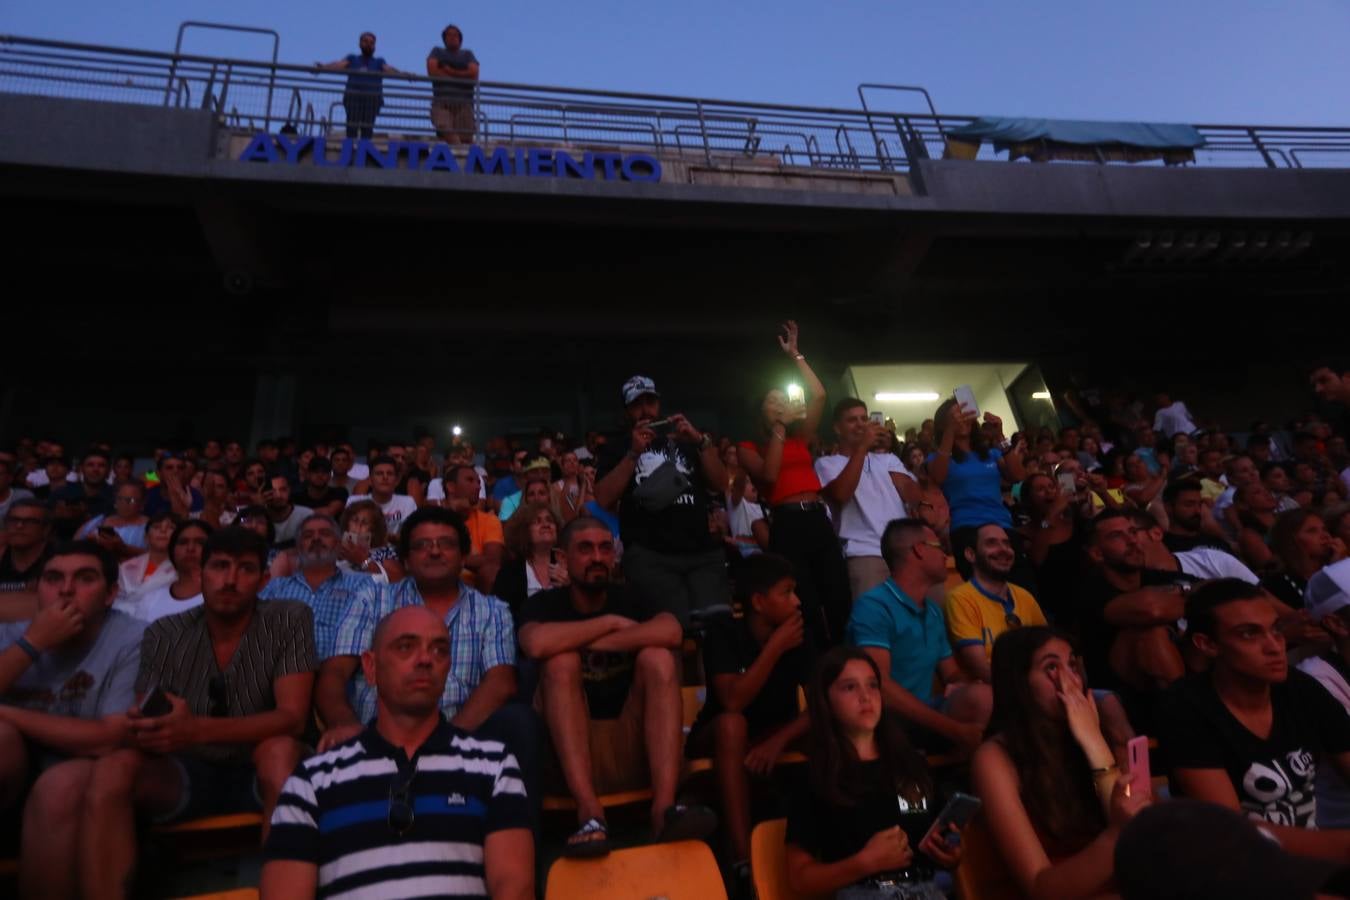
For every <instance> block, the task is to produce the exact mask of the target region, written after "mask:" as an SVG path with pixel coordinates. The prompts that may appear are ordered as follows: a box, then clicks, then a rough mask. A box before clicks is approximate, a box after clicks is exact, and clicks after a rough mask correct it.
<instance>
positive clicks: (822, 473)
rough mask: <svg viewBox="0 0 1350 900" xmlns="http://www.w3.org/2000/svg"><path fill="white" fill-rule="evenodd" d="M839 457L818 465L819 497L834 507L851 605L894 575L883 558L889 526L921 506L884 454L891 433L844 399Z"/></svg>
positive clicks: (837, 427)
mask: <svg viewBox="0 0 1350 900" xmlns="http://www.w3.org/2000/svg"><path fill="white" fill-rule="evenodd" d="M834 431H835V434H837V435H838V436H839V452H837V453H835V454H833V455H831V456H822V457H821V458H820V459H818V460H816V476H817V477H818V478H819V479H820V483H821V485H822V488H821V494H822V495H823V496H824V497H825V500H826V502H828V503H829V504H830V512H831V514H832V516H833V518H834V528H835V531H836V532H837V533H838V534H839V543H840V544H841V546H842V549H843V551H844V557H845V559H846V560H847V561H848V582H849V588H850V589H851V590H852V592H853V599H855V600H856V599H858V597H859V596H860V595H862V594H865V593H866V592H868V591H870V590H871V589H872V588H874V587H876V586H877V585H879V584H881V583H882V582H883V581H885V580H886V579H887V577H889V575H890V571H889V570H888V569H887V566H886V563H885V562H884V561H883V560H882V558H881V534H882V532H883V531H885V530H886V525H887V523H889V522H891V521H892V520H894V519H904V518H907V517H908V515H909V513H908V512H906V507H907V506H915V507H917V504H918V502H919V486H918V482H916V481H915V480H914V476H913V475H912V474H911V473H910V471H909V469H907V468H905V464H904V463H902V462H901V461H900V460H899V458H898V457H896V455H895V454H894V453H888V452H886V450H885V449H884V448H885V447H886V446H887V445H888V443H889V440H890V433H889V432H888V431H887V430H886V428H885V426H883V425H882V424H881V423H880V422H876V421H874V420H873V419H872V418H870V417H869V416H868V414H867V404H866V403H863V402H862V401H861V400H858V399H857V398H855V397H846V398H844V399H843V400H840V401H839V402H838V403H837V404H835V407H834Z"/></svg>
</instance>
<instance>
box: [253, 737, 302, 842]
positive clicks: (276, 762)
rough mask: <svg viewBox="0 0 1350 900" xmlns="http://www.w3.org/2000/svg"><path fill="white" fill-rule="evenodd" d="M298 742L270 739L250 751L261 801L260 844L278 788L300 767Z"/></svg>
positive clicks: (270, 820)
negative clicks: (256, 774)
mask: <svg viewBox="0 0 1350 900" xmlns="http://www.w3.org/2000/svg"><path fill="white" fill-rule="evenodd" d="M301 752H302V751H301V748H300V742H299V741H297V740H296V739H295V738H290V737H274V738H268V739H267V740H265V741H263V742H262V743H260V744H259V745H258V746H256V747H254V748H253V767H254V768H255V769H256V770H257V772H258V794H259V795H260V796H261V797H262V840H263V843H264V844H265V843H267V833H268V831H269V830H271V827H272V811H273V810H274V809H276V808H277V800H278V798H280V797H281V787H282V785H284V784H285V783H286V779H287V778H290V777H291V773H292V772H294V771H295V767H296V766H298V765H299V764H300V755H301Z"/></svg>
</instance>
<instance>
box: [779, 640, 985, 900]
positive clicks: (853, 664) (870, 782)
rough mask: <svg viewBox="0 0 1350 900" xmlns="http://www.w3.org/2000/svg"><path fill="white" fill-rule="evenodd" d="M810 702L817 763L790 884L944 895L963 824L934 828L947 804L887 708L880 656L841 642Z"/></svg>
mask: <svg viewBox="0 0 1350 900" xmlns="http://www.w3.org/2000/svg"><path fill="white" fill-rule="evenodd" d="M807 704H808V708H809V711H810V716H811V730H810V732H809V733H808V736H807V739H808V741H809V748H810V762H809V764H808V765H809V767H810V768H809V770H808V786H807V787H806V789H805V790H804V791H803V792H802V793H801V794H799V795H798V796H797V797H795V798H793V799H794V802H793V804H792V808H791V811H790V813H789V814H788V823H787V879H788V884H789V885H791V886H792V889H793V890H794V891H797V892H799V893H802V894H812V895H817V894H826V895H832V896H834V897H836V898H840V900H872V898H876V900H881V898H887V900H942V898H943V897H945V896H946V895H945V894H944V892H943V890H942V889H941V888H940V887H939V885H938V883H937V874H938V870H939V869H952V868H955V866H956V864H957V863H958V862H960V860H961V845H960V842H959V835H960V831H959V830H958V829H957V828H956V826H954V825H953V826H951V830H950V832H949V833H948V834H947V835H938V834H937V833H933V834H929V833H928V830H929V828H930V827H931V826H932V824H933V821H934V820H935V819H936V818H937V815H938V813H939V812H940V811H941V809H942V804H941V802H940V798H939V797H938V795H937V793H936V792H935V790H934V787H933V779H932V777H931V775H930V774H929V772H928V766H927V764H926V762H925V761H924V758H923V757H922V756H920V755H919V754H918V753H916V752H915V751H914V749H913V748H912V747H910V745H909V742H908V741H907V740H906V739H905V733H904V731H903V730H902V729H901V727H900V724H899V722H897V721H896V720H895V719H894V718H892V717H891V716H889V715H885V714H884V708H885V707H884V705H883V703H882V699H881V673H880V671H879V670H878V669H877V664H876V663H875V662H873V660H872V658H871V657H870V656H868V655H867V654H866V653H865V652H863V651H862V650H859V649H858V648H856V647H835V648H834V649H833V650H831V651H829V652H828V653H826V654H825V655H824V656H823V657H822V658H821V660H820V665H819V667H818V668H817V670H816V676H815V678H814V679H812V682H811V686H810V691H809V692H808V694H807Z"/></svg>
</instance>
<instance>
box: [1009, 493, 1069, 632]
mask: <svg viewBox="0 0 1350 900" xmlns="http://www.w3.org/2000/svg"><path fill="white" fill-rule="evenodd" d="M1073 499H1074V498H1073V495H1072V494H1070V493H1067V492H1065V491H1062V490H1060V487H1059V482H1058V480H1056V479H1055V477H1054V476H1053V475H1049V474H1040V475H1030V476H1028V477H1027V479H1026V480H1025V481H1023V482H1022V508H1023V510H1024V511H1025V512H1026V514H1027V521H1026V523H1025V524H1023V525H1022V526H1021V527H1020V529H1019V531H1020V532H1021V535H1022V538H1023V542H1024V544H1023V545H1024V546H1025V548H1026V553H1027V557H1028V559H1029V560H1030V562H1031V565H1032V568H1033V570H1034V572H1035V578H1036V588H1037V599H1038V601H1039V603H1040V606H1041V608H1042V610H1043V611H1044V612H1045V613H1047V614H1048V615H1049V616H1050V617H1051V618H1052V619H1054V621H1055V624H1056V625H1057V626H1058V627H1060V628H1063V629H1066V630H1071V629H1076V628H1077V627H1078V616H1079V603H1078V586H1079V582H1080V581H1081V580H1082V574H1083V529H1084V525H1083V524H1082V523H1081V522H1080V521H1079V518H1078V515H1079V510H1080V507H1078V506H1075V505H1074V503H1073Z"/></svg>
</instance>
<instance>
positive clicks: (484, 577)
mask: <svg viewBox="0 0 1350 900" xmlns="http://www.w3.org/2000/svg"><path fill="white" fill-rule="evenodd" d="M442 483H443V484H444V486H445V500H444V501H443V502H442V505H443V506H444V507H445V508H446V509H449V510H451V511H452V512H454V513H455V514H456V515H458V516H459V517H460V518H461V519H463V520H464V527H466V528H468V529H469V553H468V555H467V556H466V557H465V558H464V572H463V573H462V574H461V575H460V577H461V578H462V579H463V581H464V583H465V584H467V585H469V586H470V587H478V588H480V589H482V590H484V591H487V590H491V588H492V585H493V583H494V582H495V581H496V580H497V571H498V570H499V569H500V568H501V566H502V556H503V554H504V552H505V544H504V539H503V536H502V523H501V520H500V519H498V518H497V516H496V515H494V514H493V513H490V512H487V511H486V510H484V509H483V508H482V503H483V501H482V499H481V494H482V488H483V484H482V482H481V481H480V480H479V478H478V472H477V471H476V470H475V469H474V467H473V466H454V467H452V468H450V469H447V470H446V473H445V478H444V479H442Z"/></svg>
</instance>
